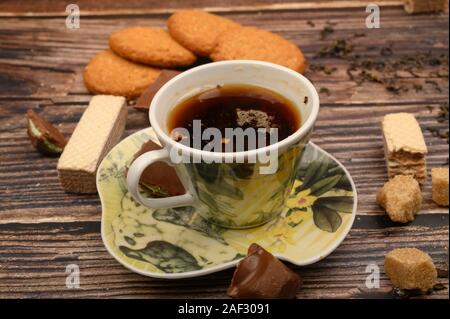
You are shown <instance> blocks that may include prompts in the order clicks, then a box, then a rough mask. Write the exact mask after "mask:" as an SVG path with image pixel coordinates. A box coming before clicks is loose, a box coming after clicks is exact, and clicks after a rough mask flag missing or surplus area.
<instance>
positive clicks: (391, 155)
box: [382, 113, 428, 183]
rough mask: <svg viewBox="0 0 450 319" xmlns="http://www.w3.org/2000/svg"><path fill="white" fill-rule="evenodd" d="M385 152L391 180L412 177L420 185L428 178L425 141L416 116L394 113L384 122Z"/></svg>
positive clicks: (385, 118)
mask: <svg viewBox="0 0 450 319" xmlns="http://www.w3.org/2000/svg"><path fill="white" fill-rule="evenodd" d="M382 129H383V138H384V152H385V158H386V166H387V170H388V175H389V178H393V177H394V176H396V175H411V176H413V177H414V178H415V179H417V181H418V182H419V183H423V182H424V181H425V179H426V176H427V169H426V158H425V156H426V154H427V152H428V150H427V146H426V144H425V139H424V137H423V134H422V130H421V129H420V126H419V123H418V122H417V120H416V118H415V117H414V115H412V114H409V113H394V114H388V115H386V116H385V117H384V119H383V122H382Z"/></svg>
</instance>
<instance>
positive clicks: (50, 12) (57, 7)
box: [0, 0, 402, 17]
mask: <svg viewBox="0 0 450 319" xmlns="http://www.w3.org/2000/svg"><path fill="white" fill-rule="evenodd" d="M377 3H378V4H379V5H383V6H402V2H401V1H398V0H397V1H395V0H379V1H377ZM77 5H78V6H79V7H80V10H81V13H82V14H83V15H84V16H110V15H114V16H117V15H146V14H167V13H172V12H173V11H175V10H179V9H202V10H207V11H211V12H255V11H256V12H257V11H281V10H283V11H284V10H300V9H303V10H305V9H306V10H314V9H316V10H317V9H322V10H323V9H344V8H345V9H347V8H355V7H357V8H361V7H366V6H367V2H366V1H362V0H351V1H349V0H335V1H329V0H316V1H311V0H275V1H273V0H257V1H255V2H253V3H249V4H243V3H242V1H239V0H215V1H211V0H195V1H185V0H177V1H170V2H168V3H166V2H161V1H158V0H146V1H139V0H132V1H127V2H126V3H121V2H118V1H113V0H109V1H101V2H95V3H93V2H92V1H88V0H80V1H78V2H77ZM66 6H67V2H66V1H61V0H57V1H49V0H35V1H32V2H30V1H13V0H4V1H2V3H0V16H6V17H9V16H20V17H49V16H65V15H66V13H65V9H66Z"/></svg>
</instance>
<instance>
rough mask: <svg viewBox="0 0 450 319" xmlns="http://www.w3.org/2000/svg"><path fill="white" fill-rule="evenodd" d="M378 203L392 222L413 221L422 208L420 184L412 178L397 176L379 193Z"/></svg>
mask: <svg viewBox="0 0 450 319" xmlns="http://www.w3.org/2000/svg"><path fill="white" fill-rule="evenodd" d="M377 202H378V204H380V205H381V206H382V207H384V209H385V210H386V212H387V214H388V215H389V218H390V219H391V220H392V221H394V222H399V223H407V222H410V221H413V220H414V218H415V215H416V214H417V212H418V211H419V210H420V208H421V207H422V193H421V191H420V187H419V183H418V182H417V181H416V180H415V179H414V178H413V177H412V176H404V175H397V176H395V177H394V178H393V179H391V180H390V181H388V182H387V183H386V184H384V186H383V187H382V188H381V189H380V190H379V191H378V194H377Z"/></svg>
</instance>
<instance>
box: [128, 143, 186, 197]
mask: <svg viewBox="0 0 450 319" xmlns="http://www.w3.org/2000/svg"><path fill="white" fill-rule="evenodd" d="M160 149H162V147H161V146H159V145H158V144H156V143H154V142H153V141H148V142H146V143H144V144H143V145H142V146H141V148H140V149H139V151H138V152H137V153H136V154H134V158H133V161H134V160H135V159H136V158H138V157H139V156H141V155H142V154H144V153H147V152H150V151H154V150H160ZM139 184H140V185H141V186H143V187H144V188H145V189H146V190H148V191H149V192H150V193H151V195H152V196H154V197H168V196H176V195H182V194H184V193H185V192H186V191H185V190H184V187H183V184H181V181H180V179H179V178H178V175H177V173H176V172H175V169H173V168H172V167H170V166H169V165H168V164H167V163H164V162H156V163H153V164H152V165H150V166H149V167H147V168H146V169H145V170H144V172H143V173H142V175H141V179H140V180H139Z"/></svg>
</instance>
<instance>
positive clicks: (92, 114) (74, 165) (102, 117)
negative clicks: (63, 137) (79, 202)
mask: <svg viewBox="0 0 450 319" xmlns="http://www.w3.org/2000/svg"><path fill="white" fill-rule="evenodd" d="M126 118H127V108H126V101H125V98H124V97H119V96H112V95H96V96H94V97H93V98H92V99H91V101H90V103H89V106H88V107H87V109H86V110H85V111H84V113H83V115H82V117H81V119H80V121H79V123H78V125H77V127H76V128H75V130H74V132H73V134H72V136H71V138H70V140H69V142H68V143H67V145H66V147H65V149H64V151H63V153H62V155H61V157H60V159H59V162H58V175H59V181H60V183H61V186H62V187H63V188H64V190H65V191H67V192H72V193H96V192H97V189H96V180H95V175H96V171H97V168H98V166H99V165H100V162H101V161H102V159H103V157H104V156H105V155H106V154H107V153H108V151H109V150H110V149H111V148H112V147H113V146H114V145H116V143H117V142H119V140H120V138H121V137H122V134H123V131H124V129H125V123H126Z"/></svg>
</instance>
